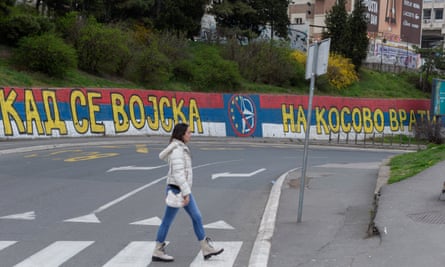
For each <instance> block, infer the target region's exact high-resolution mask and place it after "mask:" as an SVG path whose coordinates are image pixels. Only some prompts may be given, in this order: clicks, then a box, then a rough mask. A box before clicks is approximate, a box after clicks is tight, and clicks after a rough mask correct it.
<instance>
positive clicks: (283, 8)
mask: <svg viewBox="0 0 445 267" xmlns="http://www.w3.org/2000/svg"><path fill="white" fill-rule="evenodd" d="M288 5H289V3H288V0H258V1H254V5H253V7H254V8H255V9H256V10H257V14H258V21H259V23H260V24H262V25H267V24H269V25H270V27H271V33H272V36H271V37H272V38H273V35H274V34H275V32H276V33H277V34H278V36H280V37H284V38H287V28H288V26H289V17H288V16H287V8H288Z"/></svg>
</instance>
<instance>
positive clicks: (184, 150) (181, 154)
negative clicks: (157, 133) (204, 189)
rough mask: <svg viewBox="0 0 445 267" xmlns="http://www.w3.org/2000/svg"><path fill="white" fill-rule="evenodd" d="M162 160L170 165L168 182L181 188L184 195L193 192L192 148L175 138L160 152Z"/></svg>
mask: <svg viewBox="0 0 445 267" xmlns="http://www.w3.org/2000/svg"><path fill="white" fill-rule="evenodd" d="M159 158H160V159H161V160H164V161H167V162H168V165H169V170H168V175H167V184H174V185H177V186H179V188H181V192H182V195H183V196H186V195H189V194H190V193H191V188H192V183H193V170H192V156H191V153H190V149H189V148H188V147H187V145H186V144H184V143H183V142H182V141H180V140H177V139H173V140H172V141H171V143H170V144H169V145H168V146H167V147H166V148H165V149H164V150H162V151H161V153H159Z"/></svg>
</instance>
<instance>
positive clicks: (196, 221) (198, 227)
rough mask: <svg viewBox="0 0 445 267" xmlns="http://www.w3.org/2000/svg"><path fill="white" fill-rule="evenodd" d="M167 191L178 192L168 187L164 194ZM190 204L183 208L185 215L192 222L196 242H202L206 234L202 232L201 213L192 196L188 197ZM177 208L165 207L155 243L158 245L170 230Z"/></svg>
mask: <svg viewBox="0 0 445 267" xmlns="http://www.w3.org/2000/svg"><path fill="white" fill-rule="evenodd" d="M168 190H172V191H173V193H175V194H177V193H179V192H180V190H178V189H177V188H173V187H170V186H167V189H166V192H167V191H168ZM189 197H190V202H189V204H188V205H187V206H185V207H184V209H185V211H186V212H187V214H188V215H189V216H190V218H191V219H192V222H193V230H194V231H195V235H196V238H198V241H201V240H204V238H205V236H206V234H205V231H204V226H203V225H202V217H201V212H200V211H199V208H198V205H197V204H196V202H195V199H194V198H193V196H192V194H190V195H189ZM178 211H179V208H172V207H169V206H167V205H166V208H165V213H164V218H163V219H162V223H161V225H160V226H159V229H158V234H157V237H156V241H157V242H159V243H163V242H164V241H165V239H166V238H167V234H168V230H169V228H170V225H171V224H172V222H173V220H174V219H175V217H176V214H177V213H178Z"/></svg>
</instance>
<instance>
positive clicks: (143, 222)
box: [130, 217, 162, 226]
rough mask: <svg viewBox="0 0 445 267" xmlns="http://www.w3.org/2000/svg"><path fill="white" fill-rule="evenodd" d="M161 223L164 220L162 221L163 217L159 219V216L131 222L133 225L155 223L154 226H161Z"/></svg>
mask: <svg viewBox="0 0 445 267" xmlns="http://www.w3.org/2000/svg"><path fill="white" fill-rule="evenodd" d="M161 223H162V221H161V219H159V217H152V218H148V219H144V220H140V221H137V222H132V223H130V224H133V225H154V226H159V225H161Z"/></svg>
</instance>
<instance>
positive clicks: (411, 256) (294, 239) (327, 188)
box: [267, 161, 445, 267]
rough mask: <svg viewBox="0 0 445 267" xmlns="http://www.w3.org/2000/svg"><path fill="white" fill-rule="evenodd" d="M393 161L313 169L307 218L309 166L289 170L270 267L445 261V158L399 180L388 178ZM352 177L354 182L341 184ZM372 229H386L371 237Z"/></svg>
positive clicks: (444, 263)
mask: <svg viewBox="0 0 445 267" xmlns="http://www.w3.org/2000/svg"><path fill="white" fill-rule="evenodd" d="M385 162H386V161H383V162H382V166H381V167H380V169H377V170H369V169H360V168H357V169H345V168H329V169H326V168H320V167H312V168H310V169H308V171H307V177H308V182H307V183H306V185H307V186H308V187H307V188H306V190H305V194H304V207H303V213H302V222H301V223H297V215H298V200H299V184H298V183H299V181H298V179H299V177H300V175H301V173H300V172H301V171H300V170H297V171H295V172H293V173H289V174H288V175H287V177H286V179H285V180H284V182H283V184H282V186H281V197H280V201H279V208H278V212H277V216H276V222H275V229H274V233H273V237H272V238H271V249H270V255H269V259H268V265H267V266H270V267H275V266H276V267H286V266H289V267H295V266H311V267H312V266H317V267H334V266H339V267H344V266H356V267H359V266H360V267H362V266H376V267H377V266H379V267H382V266H388V267H389V266H406V267H411V266H412V267H417V266H445V253H444V251H445V201H441V200H439V195H440V193H441V190H442V184H443V182H444V181H445V175H444V174H445V161H444V162H440V163H438V164H437V165H435V166H433V167H431V168H429V169H427V170H425V171H424V172H422V173H420V174H418V175H416V176H414V177H411V178H409V179H406V180H404V181H402V182H399V183H396V184H392V185H387V184H386V181H387V178H388V177H387V175H388V173H389V172H388V170H387V168H388V167H387V166H386V167H385ZM385 168H386V169H385ZM345 182H346V184H348V185H349V186H347V187H344V186H343V187H340V186H339V184H343V185H344V184H345ZM379 189H380V197H379V198H378V201H377V204H378V208H377V213H376V216H375V219H374V223H375V228H373V227H370V222H371V217H372V216H371V215H372V211H373V210H374V205H373V204H374V201H373V200H374V194H375V193H376V192H378V191H379ZM371 226H372V224H371ZM372 229H377V230H378V232H379V233H380V235H374V236H369V235H368V233H371V232H372Z"/></svg>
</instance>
